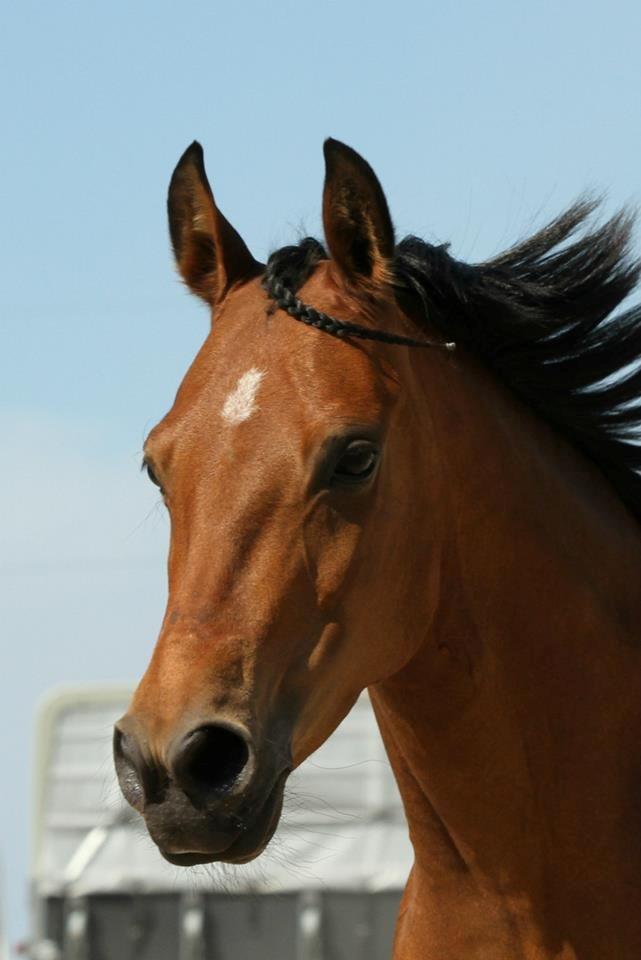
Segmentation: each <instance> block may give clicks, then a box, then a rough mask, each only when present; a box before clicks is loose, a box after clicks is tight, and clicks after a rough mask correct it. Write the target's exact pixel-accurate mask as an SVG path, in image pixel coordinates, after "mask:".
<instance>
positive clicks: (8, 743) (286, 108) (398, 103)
mask: <svg viewBox="0 0 641 960" xmlns="http://www.w3.org/2000/svg"><path fill="white" fill-rule="evenodd" d="M0 36H1V37H2V41H1V43H2V50H1V51H0V52H1V56H0V101H1V103H0V105H1V107H2V112H1V115H2V117H3V145H2V150H1V151H0V168H1V170H2V178H1V181H0V197H1V209H2V225H3V230H2V233H1V236H0V262H2V265H3V270H2V283H1V285H0V324H1V328H2V339H1V344H2V345H1V349H0V383H1V384H2V391H1V397H0V425H1V428H2V445H3V452H4V458H3V464H4V468H3V470H2V471H1V472H0V473H1V476H0V511H1V513H2V518H1V521H0V523H1V527H0V529H1V531H2V533H1V543H2V548H1V550H0V575H1V576H0V589H1V591H2V616H3V629H2V662H3V668H4V669H3V688H2V698H1V706H0V709H1V710H2V717H1V721H2V722H1V723H0V737H1V738H2V757H3V761H4V764H5V765H6V766H5V776H4V778H3V783H4V789H3V791H2V795H1V797H0V804H1V808H0V822H1V823H2V824H3V825H4V827H5V829H4V830H3V838H2V840H1V841H0V843H1V846H0V855H1V857H2V861H3V863H4V873H5V887H6V888H7V894H8V896H7V899H8V904H7V910H8V914H9V930H10V936H11V937H12V939H16V938H17V937H18V936H22V935H23V934H24V932H25V928H26V913H25V904H26V876H27V851H28V844H29V803H30V795H29V780H30V763H31V753H32V732H33V716H34V708H35V705H36V703H37V701H38V699H39V698H40V697H41V696H42V694H43V693H44V692H45V691H46V690H47V689H49V688H51V687H52V686H60V685H69V684H75V683H83V682H88V681H91V682H102V681H105V682H108V681H132V682H133V681H134V680H135V679H136V678H137V677H138V676H139V675H140V672H141V671H142V669H143V667H144V663H145V661H146V658H147V656H148V655H149V652H150V650H151V647H152V644H153V640H154V636H155V632H156V630H157V627H158V624H159V622H160V618H161V615H162V605H163V598H164V572H163V570H164V550H165V542H166V535H167V525H166V522H165V519H164V516H163V514H162V510H161V509H159V508H158V506H157V503H156V501H157V498H156V496H155V493H154V491H153V489H152V488H151V487H150V485H148V484H146V483H145V482H144V480H143V479H142V478H141V477H140V476H139V473H138V469H137V468H138V461H139V455H140V447H141V442H142V438H143V436H144V434H145V431H146V429H147V428H148V427H149V426H151V424H152V423H153V422H154V420H155V419H156V418H157V417H158V416H160V415H161V414H162V412H163V411H164V410H165V408H166V407H167V406H168V404H169V403H170V402H171V398H172V396H173V393H174V391H175V388H176V386H177V384H178V381H179V379H180V377H181V375H182V373H183V372H184V370H185V368H186V366H187V364H188V362H189V360H190V358H191V357H192V356H193V354H194V352H195V350H196V348H197V346H198V344H199V342H200V341H201V339H202V337H203V336H204V334H205V331H206V326H207V316H206V312H205V310H204V308H202V307H201V306H200V305H199V304H198V303H197V302H196V301H195V300H193V299H191V298H190V297H188V295H187V294H186V293H185V291H184V290H183V289H182V288H181V286H180V284H179V283H178V282H177V279H176V276H175V273H174V271H173V268H172V264H171V258H170V253H169V245H168V239H167V229H166V222H165V207H164V200H165V191H166V187H167V183H168V180H169V176H170V174H171V170H172V168H173V165H174V164H175V162H176V160H177V159H178V157H179V155H180V154H181V152H182V151H183V149H184V148H185V147H186V146H187V144H188V143H189V142H190V141H191V140H192V139H194V138H198V139H200V140H201V142H202V143H203V145H204V147H205V151H206V162H207V167H208V171H209V174H210V179H211V181H212V185H213V187H214V191H215V193H216V196H217V199H218V202H219V204H220V206H221V207H222V208H223V209H224V211H225V212H226V214H227V215H228V217H229V218H230V219H231V220H232V221H233V223H234V224H235V225H236V227H237V228H238V229H239V230H240V231H241V232H242V234H243V235H244V237H245V239H246V240H247V242H248V244H249V246H250V247H251V249H252V251H253V252H254V254H255V255H256V256H257V257H259V258H265V257H266V255H267V254H268V252H269V251H270V249H272V248H273V247H275V246H277V245H280V244H282V243H284V242H287V241H289V240H290V239H291V238H293V237H295V236H296V235H297V234H298V233H299V231H300V230H301V229H302V230H305V231H309V232H316V233H318V232H319V230H320V227H319V211H320V190H321V184H322V175H323V168H322V153H321V145H322V141H323V139H324V138H325V137H326V136H328V135H331V136H334V137H337V138H339V139H343V140H345V141H346V142H348V143H349V144H351V145H352V146H354V147H356V148H357V149H358V150H360V151H361V152H362V153H363V154H364V155H365V156H366V157H367V159H368V160H369V161H370V162H371V163H372V165H373V166H374V168H375V169H376V171H377V172H378V174H379V176H380V178H381V180H382V183H383V185H384V188H385V190H386V192H387V195H388V199H389V202H390V207H391V210H392V215H393V217H394V219H395V222H396V225H397V229H398V232H399V234H402V233H404V232H409V231H412V232H416V233H419V234H422V235H423V236H425V237H426V238H427V239H430V240H432V241H444V240H451V241H452V244H453V252H454V253H455V255H457V256H459V257H461V258H464V259H472V260H473V259H482V258H485V257H487V256H490V255H491V254H493V253H495V252H497V251H498V250H499V249H500V248H502V247H504V246H506V245H507V244H509V243H510V242H512V241H513V240H515V239H517V238H518V237H520V236H522V235H523V234H524V233H526V232H528V231H529V230H530V229H532V227H534V226H535V225H540V224H541V223H542V222H543V221H544V220H545V219H546V218H548V217H551V216H552V215H554V213H556V212H558V210H559V209H560V208H561V207H563V206H564V205H566V204H567V203H568V202H569V201H571V200H572V199H573V198H575V197H576V196H577V195H578V194H579V193H580V192H581V191H583V190H584V189H586V188H592V189H595V190H597V191H604V192H606V194H607V200H606V209H607V210H608V211H610V210H612V209H613V208H614V207H617V206H619V205H621V204H623V203H626V202H632V203H635V204H638V203H639V201H640V200H641V162H640V158H641V57H640V56H639V38H640V37H641V5H639V3H638V0H612V2H610V3H608V4H605V3H594V2H590V0H581V2H578V0H565V2H563V3H562V4H560V3H558V2H556V3H552V2H547V0H539V2H538V3H536V4H533V3H531V2H529V3H524V2H520V0H487V2H485V3H482V4H479V3H475V2H472V0H461V2H451V3H449V4H444V3H439V4H435V3H430V2H425V0H420V2H419V0H395V3H394V4H392V3H382V2H380V0H368V2H367V3H365V2H357V0H340V2H339V0H327V2H322V0H316V2H314V3H312V2H309V0H296V2H292V0H286V2H282V0H281V2H276V3H259V2H257V0H251V2H243V0H236V2H234V3H233V4H232V3H220V2H216V0H209V2H205V0H198V2H196V0H183V2H181V3H180V4H178V3H170V2H167V0H156V2H154V3H153V4H152V3H149V2H140V3H136V4H133V3H129V2H124V0H112V2H111V3H109V4H100V5H98V4H96V3H94V2H89V0H82V2H70V0H59V2H57V3H55V4H54V3H45V2H34V0H21V2H20V3H14V4H11V5H9V4H7V5H5V7H4V9H3V13H2V15H1V19H0ZM7 771H10V772H11V773H10V774H8V773H7Z"/></svg>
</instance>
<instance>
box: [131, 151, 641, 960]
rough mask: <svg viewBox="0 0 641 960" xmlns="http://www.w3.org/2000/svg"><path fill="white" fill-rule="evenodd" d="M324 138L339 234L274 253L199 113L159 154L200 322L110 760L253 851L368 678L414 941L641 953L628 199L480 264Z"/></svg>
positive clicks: (152, 797) (240, 858) (148, 805)
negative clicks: (154, 567)
mask: <svg viewBox="0 0 641 960" xmlns="http://www.w3.org/2000/svg"><path fill="white" fill-rule="evenodd" d="M325 159H326V179H325V186H324V195H323V221H324V231H325V236H326V244H327V249H325V248H324V247H323V246H322V245H321V243H319V242H318V241H316V240H313V239H310V238H307V239H305V240H303V241H301V242H300V243H298V244H296V245H293V246H290V247H286V248H284V249H281V250H279V251H277V252H276V253H274V254H273V255H272V256H271V257H270V259H269V261H268V263H267V265H266V266H264V265H262V264H260V263H258V262H257V261H256V260H255V259H254V258H253V256H252V255H251V254H250V252H249V250H248V248H247V246H246V245H245V243H244V241H243V240H242V239H241V237H240V236H239V234H238V233H237V232H236V231H235V230H234V229H233V227H232V226H231V225H230V223H229V222H228V221H227V220H226V219H225V217H224V216H223V215H222V213H221V212H220V210H219V209H218V207H217V206H216V203H215V201H214V197H213V194H212V191H211V188H210V186H209V183H208V181H207V177H206V174H205V168H204V163H203V152H202V149H201V147H200V146H199V145H198V144H197V143H194V144H192V146H190V147H189V148H188V149H187V151H186V152H185V153H184V155H183V156H182V158H181V160H180V162H179V163H178V165H177V167H176V169H175V171H174V174H173V177H172V180H171V185H170V188H169V198H168V209H169V227H170V234H171V240H172V244H173V250H174V254H175V258H176V262H177V266H178V270H179V272H180V274H181V275H182V277H183V279H184V281H185V283H186V284H187V286H188V287H189V289H190V290H191V291H193V292H194V293H195V294H197V295H198V296H200V297H201V298H202V299H203V300H204V301H205V302H206V303H207V304H208V306H209V308H210V309H211V311H212V328H211V332H210V333H209V335H208V337H207V339H206V340H205V342H204V344H203V346H202V348H201V349H200V352H199V353H198V355H197V357H196V359H195V360H194V362H193V364H192V366H191V368H190V369H189V371H188V372H187V374H186V376H185V378H184V380H183V382H182V384H181V386H180V389H179V390H178V394H177V396H176V400H175V403H174V405H173V407H172V409H171V410H170V412H169V413H168V414H167V415H166V416H165V418H164V419H163V420H162V421H161V422H160V423H159V424H158V426H156V427H155V428H154V429H153V430H152V431H151V433H150V434H149V436H148V438H147V441H146V443H145V448H144V465H145V467H146V469H147V472H148V473H149V477H150V479H151V480H152V481H153V482H154V483H155V484H157V485H158V487H159V488H160V490H161V492H162V496H163V498H164V502H165V504H166V505H167V508H168V511H169V513H170V516H171V544H170V551H169V563H168V567H169V569H168V577H169V595H168V603H167V610H166V614H165V617H164V621H163V624H162V628H161V632H160V636H159V639H158V642H157V644H156V647H155V650H154V652H153V656H152V659H151V662H150V665H149V667H148V669H147V671H146V673H145V675H144V677H143V679H142V681H141V682H140V685H139V686H138V688H137V690H136V692H135V694H134V697H133V701H132V704H131V707H130V709H129V711H128V713H127V714H126V716H125V717H124V718H123V719H122V720H121V721H119V723H118V724H117V726H116V731H115V738H114V751H115V762H116V766H117V771H118V776H119V779H120V783H121V786H122V790H123V792H124V795H125V797H126V799H127V800H128V801H129V802H130V803H131V804H132V805H133V806H134V807H135V808H136V809H137V810H139V811H140V812H141V813H142V814H143V816H144V818H145V821H146V825H147V828H148V830H149V833H150V835H151V837H152V838H153V840H154V841H155V842H156V844H157V845H158V847H159V848H160V851H161V853H162V855H163V856H164V857H166V859H167V860H169V861H170V862H171V863H174V864H179V865H191V864H196V863H204V862H212V861H216V860H220V861H226V862H229V863H244V862H246V861H249V860H251V859H252V858H254V857H256V856H257V855H258V854H259V853H260V852H261V851H262V850H263V849H264V848H265V846H266V845H267V843H268V842H269V840H270V838H271V836H272V834H273V832H274V830H275V828H276V825H277V822H278V819H279V815H280V811H281V804H282V798H283V790H284V786H285V781H286V779H287V776H288V774H289V773H290V771H291V770H292V769H293V768H295V767H297V766H298V765H299V764H300V763H301V762H302V761H303V760H305V758H306V757H309V755H310V754H311V753H313V751H314V750H316V748H317V747H318V746H319V745H320V744H322V743H323V741H325V740H326V738H327V737H329V736H330V734H331V733H332V731H333V730H334V729H335V728H336V727H337V725H338V724H339V723H340V722H341V720H342V719H343V718H344V717H345V715H346V714H347V712H348V711H349V709H350V707H351V706H352V704H353V703H354V702H355V700H356V698H357V697H358V695H359V693H360V692H361V691H362V690H363V689H364V688H369V691H370V695H371V699H372V703H373V705H374V709H375V712H376V716H377V719H378V723H379V725H380V729H381V732H382V736H383V739H384V742H385V745H386V748H387V751H388V754H389V758H390V761H391V764H392V767H393V770H394V773H395V776H396V778H397V781H398V785H399V788H400V792H401V795H402V799H403V803H404V807H405V811H406V813H407V820H408V824H409V832H410V836H411V840H412V843H413V848H414V851H415V862H414V866H413V868H412V871H411V874H410V877H409V880H408V883H407V887H406V889H405V892H404V896H403V900H402V905H401V909H400V914H399V918H398V923H397V931H396V937H395V946H394V957H395V958H396V960H410V958H411V960H472V958H474V960H479V958H483V960H517V958H519V960H535V958H536V960H552V958H555V960H639V958H640V957H641V630H640V627H641V535H640V527H639V520H640V518H641V478H640V474H639V469H640V468H641V447H640V446H639V433H638V428H639V421H640V420H641V365H640V363H639V358H640V357H641V309H639V308H638V307H636V308H627V309H626V310H624V311H621V310H619V311H617V309H616V308H617V307H618V306H619V304H620V303H621V302H622V300H623V299H624V298H625V297H626V296H627V295H628V294H629V293H630V292H631V291H632V290H633V288H634V286H635V283H636V281H637V278H638V275H639V266H638V264H636V263H635V262H634V261H633V260H632V259H631V255H630V232H631V221H630V218H629V217H627V216H626V215H624V214H620V215H618V216H615V217H614V218H613V219H611V220H609V221H608V222H607V223H605V225H602V226H600V227H598V226H591V223H592V219H591V217H592V214H593V210H594V204H593V203H591V202H590V201H587V200H582V201H579V202H578V203H576V204H574V205H573V206H572V207H571V208H570V209H569V210H567V211H566V212H565V213H563V214H562V215H561V216H560V217H558V218H557V219H556V220H554V221H553V222H552V223H551V224H550V225H548V226H547V227H546V228H544V229H543V230H541V231H539V232H537V233H536V234H535V235H534V236H532V237H530V238H529V239H527V240H525V241H524V242H522V243H519V244H518V245H517V246H515V247H513V248H511V249H510V250H508V251H507V252H506V253H503V254H502V255H501V256H498V257H496V258H495V259H493V260H491V261H489V262H486V263H481V264H476V265H468V264H465V263H462V262H459V261H457V260H456V259H454V258H453V257H452V256H451V254H450V253H449V252H448V248H447V247H446V246H433V245H430V244H428V243H425V242H423V241H421V240H419V239H417V238H415V237H409V238H406V239H405V240H403V241H401V242H400V243H399V244H398V245H397V244H396V241H395V237H394V230H393V226H392V221H391V219H390V214H389V211H388V207H387V203H386V199H385V196H384V194H383V190H382V189H381V186H380V184H379V182H378V180H377V178H376V176H375V174H374V172H373V171H372V169H371V168H370V166H369V165H368V164H367V163H366V161H365V160H364V159H362V158H361V157H360V156H359V155H358V154H357V153H356V152H354V151H353V150H352V149H350V148H349V147H347V146H345V145H344V144H341V143H339V142H337V141H335V140H328V141H327V143H326V144H325ZM454 347H455V349H454Z"/></svg>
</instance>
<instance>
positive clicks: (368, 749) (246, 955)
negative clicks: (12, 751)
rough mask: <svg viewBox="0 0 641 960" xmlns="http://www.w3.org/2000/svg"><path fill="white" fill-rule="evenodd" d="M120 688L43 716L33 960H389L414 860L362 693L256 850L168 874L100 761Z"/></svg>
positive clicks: (85, 694)
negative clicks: (236, 859) (242, 860)
mask: <svg viewBox="0 0 641 960" xmlns="http://www.w3.org/2000/svg"><path fill="white" fill-rule="evenodd" d="M129 695H130V691H129V690H126V689H104V688H99V689H77V690H72V691H67V692H65V693H59V694H56V695H54V696H52V697H51V698H50V699H49V700H48V702H47V703H46V704H45V706H44V707H43V709H42V711H41V715H40V720H39V726H38V739H37V759H36V788H35V817H34V827H33V833H34V844H33V864H32V893H33V940H32V947H31V954H32V957H33V960H253V958H257V960H387V958H389V956H390V955H391V944H392V937H393V927H394V920H395V916H396V912H397V909H398V904H399V899H400V894H401V890H402V888H403V886H404V884H405V881H406V878H407V874H408V872H409V869H410V866H411V862H412V853H411V847H410V844H409V840H408V836H407V825H406V822H405V818H404V815H403V810H402V807H401V803H400V798H399V796H398V792H397V789H396V784H395V782H394V779H393V777H392V774H391V771H390V768H389V763H388V761H387V758H386V756H385V753H384V750H383V746H382V743H381V740H380V735H379V733H378V729H377V727H376V724H375V721H374V718H373V714H372V710H371V707H370V704H369V699H368V698H367V696H366V695H363V696H362V697H361V698H360V700H359V701H358V703H357V704H356V706H355V707H354V709H353V710H352V712H351V713H350V715H349V717H348V718H347V719H346V720H345V721H344V722H343V724H342V725H341V727H340V728H339V730H337V731H336V733H334V735H333V736H332V737H331V738H330V740H329V741H328V742H327V743H326V744H325V745H324V746H323V747H322V748H321V749H320V750H318V751H317V753H316V754H314V756H313V757H312V758H310V760H308V761H307V762H306V763H305V764H303V766H302V767H301V768H300V769H299V770H298V771H296V772H295V773H294V774H293V775H292V777H291V778H290V787H289V790H288V792H287V799H286V803H285V811H284V815H283V819H282V821H281V824H280V826H279V828H278V831H277V834H276V837H275V838H274V840H272V843H271V844H270V847H269V848H268V850H267V851H266V852H265V853H264V854H263V855H262V856H261V857H260V858H259V859H258V860H257V861H255V862H254V863H253V864H249V865H248V866H245V867H222V866H217V867H200V868H193V869H190V870H186V869H181V868H178V867H172V866H171V865H170V864H168V863H166V862H165V861H164V860H162V858H161V857H160V854H159V853H158V852H157V850H156V848H155V847H154V845H153V843H152V842H151V840H149V838H148V837H147V835H146V833H145V830H144V826H143V824H142V821H141V820H140V818H139V817H138V816H137V815H136V814H134V813H133V811H131V810H130V809H129V808H128V807H127V806H126V805H125V804H124V801H123V800H122V799H121V797H120V793H119V791H118V787H117V784H116V782H115V777H114V774H113V770H112V761H111V735H112V725H113V722H114V720H115V719H116V718H117V717H118V716H120V715H121V714H122V713H123V712H124V710H125V708H126V704H127V702H128V700H129Z"/></svg>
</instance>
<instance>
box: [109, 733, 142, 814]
mask: <svg viewBox="0 0 641 960" xmlns="http://www.w3.org/2000/svg"><path fill="white" fill-rule="evenodd" d="M113 752H114V763H115V766H116V773H117V774H118V782H119V783H120V789H121V790H122V792H123V795H124V797H125V800H126V801H127V803H130V804H131V806H132V807H135V808H136V809H137V810H140V809H141V808H142V807H143V806H144V802H145V790H144V787H143V777H142V776H141V771H140V767H141V764H142V757H141V756H140V754H139V751H138V750H137V748H136V746H135V744H134V742H133V740H132V739H131V737H130V736H128V734H126V733H124V732H123V731H122V730H120V729H119V728H118V727H116V728H115V729H114V739H113Z"/></svg>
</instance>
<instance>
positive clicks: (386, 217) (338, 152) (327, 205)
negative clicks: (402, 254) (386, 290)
mask: <svg viewBox="0 0 641 960" xmlns="http://www.w3.org/2000/svg"><path fill="white" fill-rule="evenodd" d="M324 152H325V189H324V191H323V225H324V227H325V237H326V240H327V246H328V247H329V250H330V253H331V255H332V257H333V258H334V260H335V261H336V262H337V263H338V265H339V267H340V268H341V270H342V271H343V273H344V274H345V275H346V276H347V277H348V279H349V278H352V279H356V280H358V279H365V280H372V281H374V282H375V283H376V282H379V283H380V282H384V281H385V280H386V279H387V278H388V276H389V267H390V263H391V260H392V258H393V256H394V227H393V226H392V219H391V217H390V214H389V209H388V207H387V201H386V200H385V194H384V193H383V188H382V187H381V185H380V183H379V182H378V178H377V177H376V174H375V173H374V171H373V170H372V168H371V167H370V165H369V164H368V163H367V161H365V160H364V159H363V158H362V157H361V156H360V154H358V153H356V151H355V150H352V148H351V147H348V146H346V144H344V143H340V141H338V140H332V139H331V138H330V139H328V140H326V141H325V145H324Z"/></svg>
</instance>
